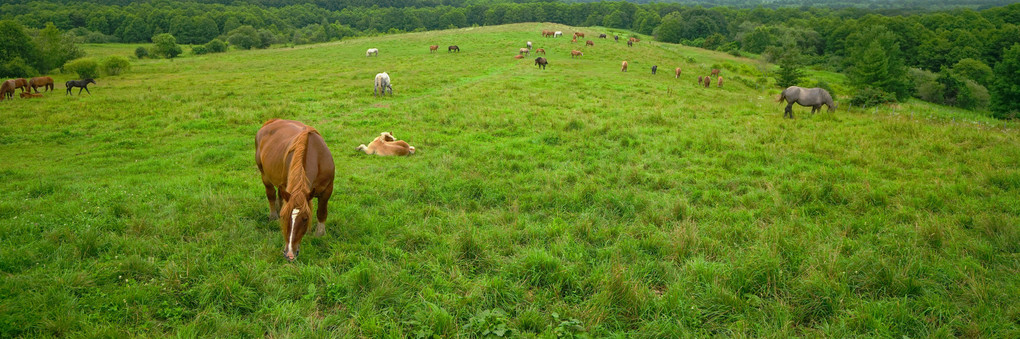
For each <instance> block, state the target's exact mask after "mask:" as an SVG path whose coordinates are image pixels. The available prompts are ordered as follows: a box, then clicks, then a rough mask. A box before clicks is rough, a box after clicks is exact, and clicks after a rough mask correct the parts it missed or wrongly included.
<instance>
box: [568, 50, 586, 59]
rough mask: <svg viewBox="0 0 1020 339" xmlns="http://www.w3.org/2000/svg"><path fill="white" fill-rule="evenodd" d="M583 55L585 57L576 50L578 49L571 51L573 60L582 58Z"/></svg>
mask: <svg viewBox="0 0 1020 339" xmlns="http://www.w3.org/2000/svg"><path fill="white" fill-rule="evenodd" d="M582 55H584V53H581V51H578V50H576V49H575V50H573V51H570V57H571V58H573V57H579V56H582Z"/></svg>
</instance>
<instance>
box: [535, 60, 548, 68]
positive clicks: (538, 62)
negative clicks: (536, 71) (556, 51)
mask: <svg viewBox="0 0 1020 339" xmlns="http://www.w3.org/2000/svg"><path fill="white" fill-rule="evenodd" d="M548 64H549V61H547V60H545V58H543V57H538V58H537V59H535V65H538V67H539V68H541V69H545V65H548Z"/></svg>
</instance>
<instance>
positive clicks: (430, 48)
mask: <svg viewBox="0 0 1020 339" xmlns="http://www.w3.org/2000/svg"><path fill="white" fill-rule="evenodd" d="M438 50H439V45H432V46H429V53H435V52H436V51H438Z"/></svg>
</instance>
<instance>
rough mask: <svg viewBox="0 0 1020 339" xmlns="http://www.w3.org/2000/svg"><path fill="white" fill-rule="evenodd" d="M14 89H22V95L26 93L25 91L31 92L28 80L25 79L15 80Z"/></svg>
mask: <svg viewBox="0 0 1020 339" xmlns="http://www.w3.org/2000/svg"><path fill="white" fill-rule="evenodd" d="M14 88H15V89H18V88H20V89H21V93H25V91H29V89H28V80H25V78H17V79H14Z"/></svg>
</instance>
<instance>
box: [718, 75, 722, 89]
mask: <svg viewBox="0 0 1020 339" xmlns="http://www.w3.org/2000/svg"><path fill="white" fill-rule="evenodd" d="M719 88H722V77H719Z"/></svg>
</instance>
